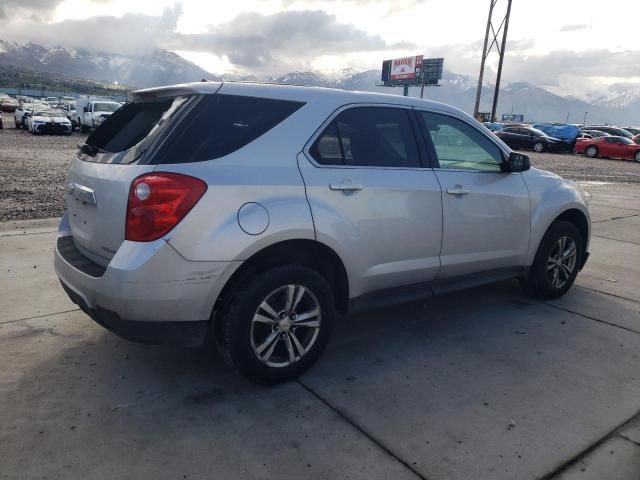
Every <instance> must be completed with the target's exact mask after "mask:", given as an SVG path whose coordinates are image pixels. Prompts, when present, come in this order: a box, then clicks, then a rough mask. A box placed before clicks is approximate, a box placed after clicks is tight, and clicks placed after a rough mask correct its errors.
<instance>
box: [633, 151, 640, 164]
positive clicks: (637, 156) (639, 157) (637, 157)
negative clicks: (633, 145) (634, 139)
mask: <svg viewBox="0 0 640 480" xmlns="http://www.w3.org/2000/svg"><path fill="white" fill-rule="evenodd" d="M633 159H634V160H635V161H636V162H640V150H638V151H637V152H636V154H635V155H634V156H633Z"/></svg>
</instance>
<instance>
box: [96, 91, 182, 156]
mask: <svg viewBox="0 0 640 480" xmlns="http://www.w3.org/2000/svg"><path fill="white" fill-rule="evenodd" d="M184 101H185V97H180V98H169V99H163V100H159V101H153V102H146V101H145V102H143V101H135V102H130V103H127V104H125V105H124V106H123V107H122V108H120V109H118V111H117V112H115V113H113V114H112V115H111V116H110V117H109V118H107V119H106V120H105V121H104V122H103V123H102V125H100V127H98V128H97V129H96V130H95V131H94V132H93V133H92V134H91V135H90V136H89V138H88V139H87V145H90V146H92V147H96V148H98V149H100V150H102V151H105V152H111V153H117V152H122V151H125V150H128V149H130V148H131V147H133V146H134V145H137V144H138V143H140V142H141V141H142V140H143V139H144V138H145V137H147V135H149V133H150V132H151V130H152V129H153V128H154V127H155V126H156V125H157V124H158V123H159V122H160V120H161V119H162V118H163V116H166V117H168V116H169V115H170V113H172V112H173V111H174V110H176V109H177V108H178V107H179V106H180V105H181V104H182V103H183V102H184Z"/></svg>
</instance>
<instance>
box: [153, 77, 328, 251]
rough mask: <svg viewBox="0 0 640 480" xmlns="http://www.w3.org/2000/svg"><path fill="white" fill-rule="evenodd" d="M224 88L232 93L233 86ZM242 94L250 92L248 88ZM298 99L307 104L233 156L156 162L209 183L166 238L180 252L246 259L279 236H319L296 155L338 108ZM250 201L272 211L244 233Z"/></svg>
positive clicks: (274, 96)
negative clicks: (244, 210) (259, 227)
mask: <svg viewBox="0 0 640 480" xmlns="http://www.w3.org/2000/svg"><path fill="white" fill-rule="evenodd" d="M223 88H224V87H223ZM273 91H274V95H273V98H278V95H277V94H279V90H278V89H274V90H273ZM225 93H227V94H229V93H231V94H233V93H234V92H233V89H231V92H225ZM243 93H244V94H250V92H249V93H247V92H246V89H243ZM267 94H268V92H267ZM256 96H258V95H256ZM259 96H265V93H264V92H261V93H260V95H259ZM287 99H289V100H295V98H293V99H292V98H290V97H288V98H287ZM300 101H307V102H308V103H307V104H306V105H305V106H303V107H301V108H300V109H299V110H298V111H296V112H295V113H294V114H292V115H291V116H290V117H289V118H287V119H286V120H285V121H283V122H282V123H280V124H279V125H277V126H275V127H274V128H273V129H271V130H270V131H269V132H267V133H266V134H264V135H263V136H261V137H260V138H258V139H256V140H255V141H253V142H252V143H250V144H248V145H246V146H245V147H243V148H241V149H240V150H238V151H236V152H233V153H232V154H230V155H227V156H225V157H222V158H219V159H215V160H210V161H205V162H196V163H187V164H167V165H158V166H157V168H156V171H169V172H178V173H182V174H186V175H192V176H194V177H197V178H200V179H202V180H204V181H205V182H207V185H208V190H207V192H206V193H205V195H204V196H203V198H202V199H201V200H200V201H199V202H198V203H197V205H196V206H195V207H194V208H193V210H192V211H191V212H189V214H188V215H187V216H186V217H185V218H184V219H183V220H182V222H181V223H180V224H179V225H178V226H177V227H176V228H175V229H174V230H172V231H171V232H169V233H168V234H167V235H166V237H165V239H166V240H167V241H168V242H169V243H170V244H171V245H172V246H173V247H174V248H175V249H176V250H177V251H178V252H180V254H181V255H182V256H184V257H185V258H187V259H189V260H195V261H233V260H246V259H248V258H250V257H251V256H252V255H253V254H255V253H257V252H259V251H260V250H262V249H263V248H265V247H267V246H269V245H272V244H275V243H277V242H280V241H284V240H291V239H308V240H312V239H315V232H314V225H313V219H312V216H311V211H310V209H309V204H308V202H307V199H306V195H305V186H304V182H303V180H302V176H301V174H300V171H299V170H298V166H297V162H296V156H297V154H298V153H299V152H300V151H301V150H302V148H303V146H304V144H305V142H306V141H307V140H308V139H309V137H311V135H312V134H313V132H314V131H315V130H316V129H317V128H318V126H319V125H320V124H321V123H322V121H323V120H324V119H325V118H326V116H327V115H329V113H330V112H331V111H333V109H334V108H335V107H334V106H333V105H330V104H324V105H322V104H321V105H318V104H317V103H314V102H313V99H308V98H304V99H303V98H301V99H300ZM249 202H255V203H259V204H260V205H262V206H263V207H264V208H265V209H266V210H267V212H268V216H269V224H268V227H267V229H266V230H265V231H264V232H263V233H260V234H258V235H250V234H248V233H245V231H243V230H242V228H240V225H239V223H238V212H239V210H240V208H241V207H242V206H243V205H244V204H246V203H249Z"/></svg>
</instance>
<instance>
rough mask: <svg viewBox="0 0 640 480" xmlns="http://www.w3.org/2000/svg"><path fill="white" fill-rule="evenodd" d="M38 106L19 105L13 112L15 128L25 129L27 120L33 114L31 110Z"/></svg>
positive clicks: (33, 104) (34, 104) (31, 104)
mask: <svg viewBox="0 0 640 480" xmlns="http://www.w3.org/2000/svg"><path fill="white" fill-rule="evenodd" d="M38 105H40V104H36V103H20V104H19V105H18V108H17V109H16V111H15V112H14V121H15V124H16V128H23V129H27V128H28V127H27V119H28V118H29V116H30V115H31V113H32V112H33V109H34V108H35V107H36V106H38Z"/></svg>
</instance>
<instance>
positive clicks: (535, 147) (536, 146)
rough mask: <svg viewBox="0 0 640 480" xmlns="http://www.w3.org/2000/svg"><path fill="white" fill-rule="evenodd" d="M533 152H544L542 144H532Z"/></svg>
mask: <svg viewBox="0 0 640 480" xmlns="http://www.w3.org/2000/svg"><path fill="white" fill-rule="evenodd" d="M533 150H534V151H535V152H537V153H541V152H543V151H544V144H543V143H542V142H536V143H534V144H533Z"/></svg>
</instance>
